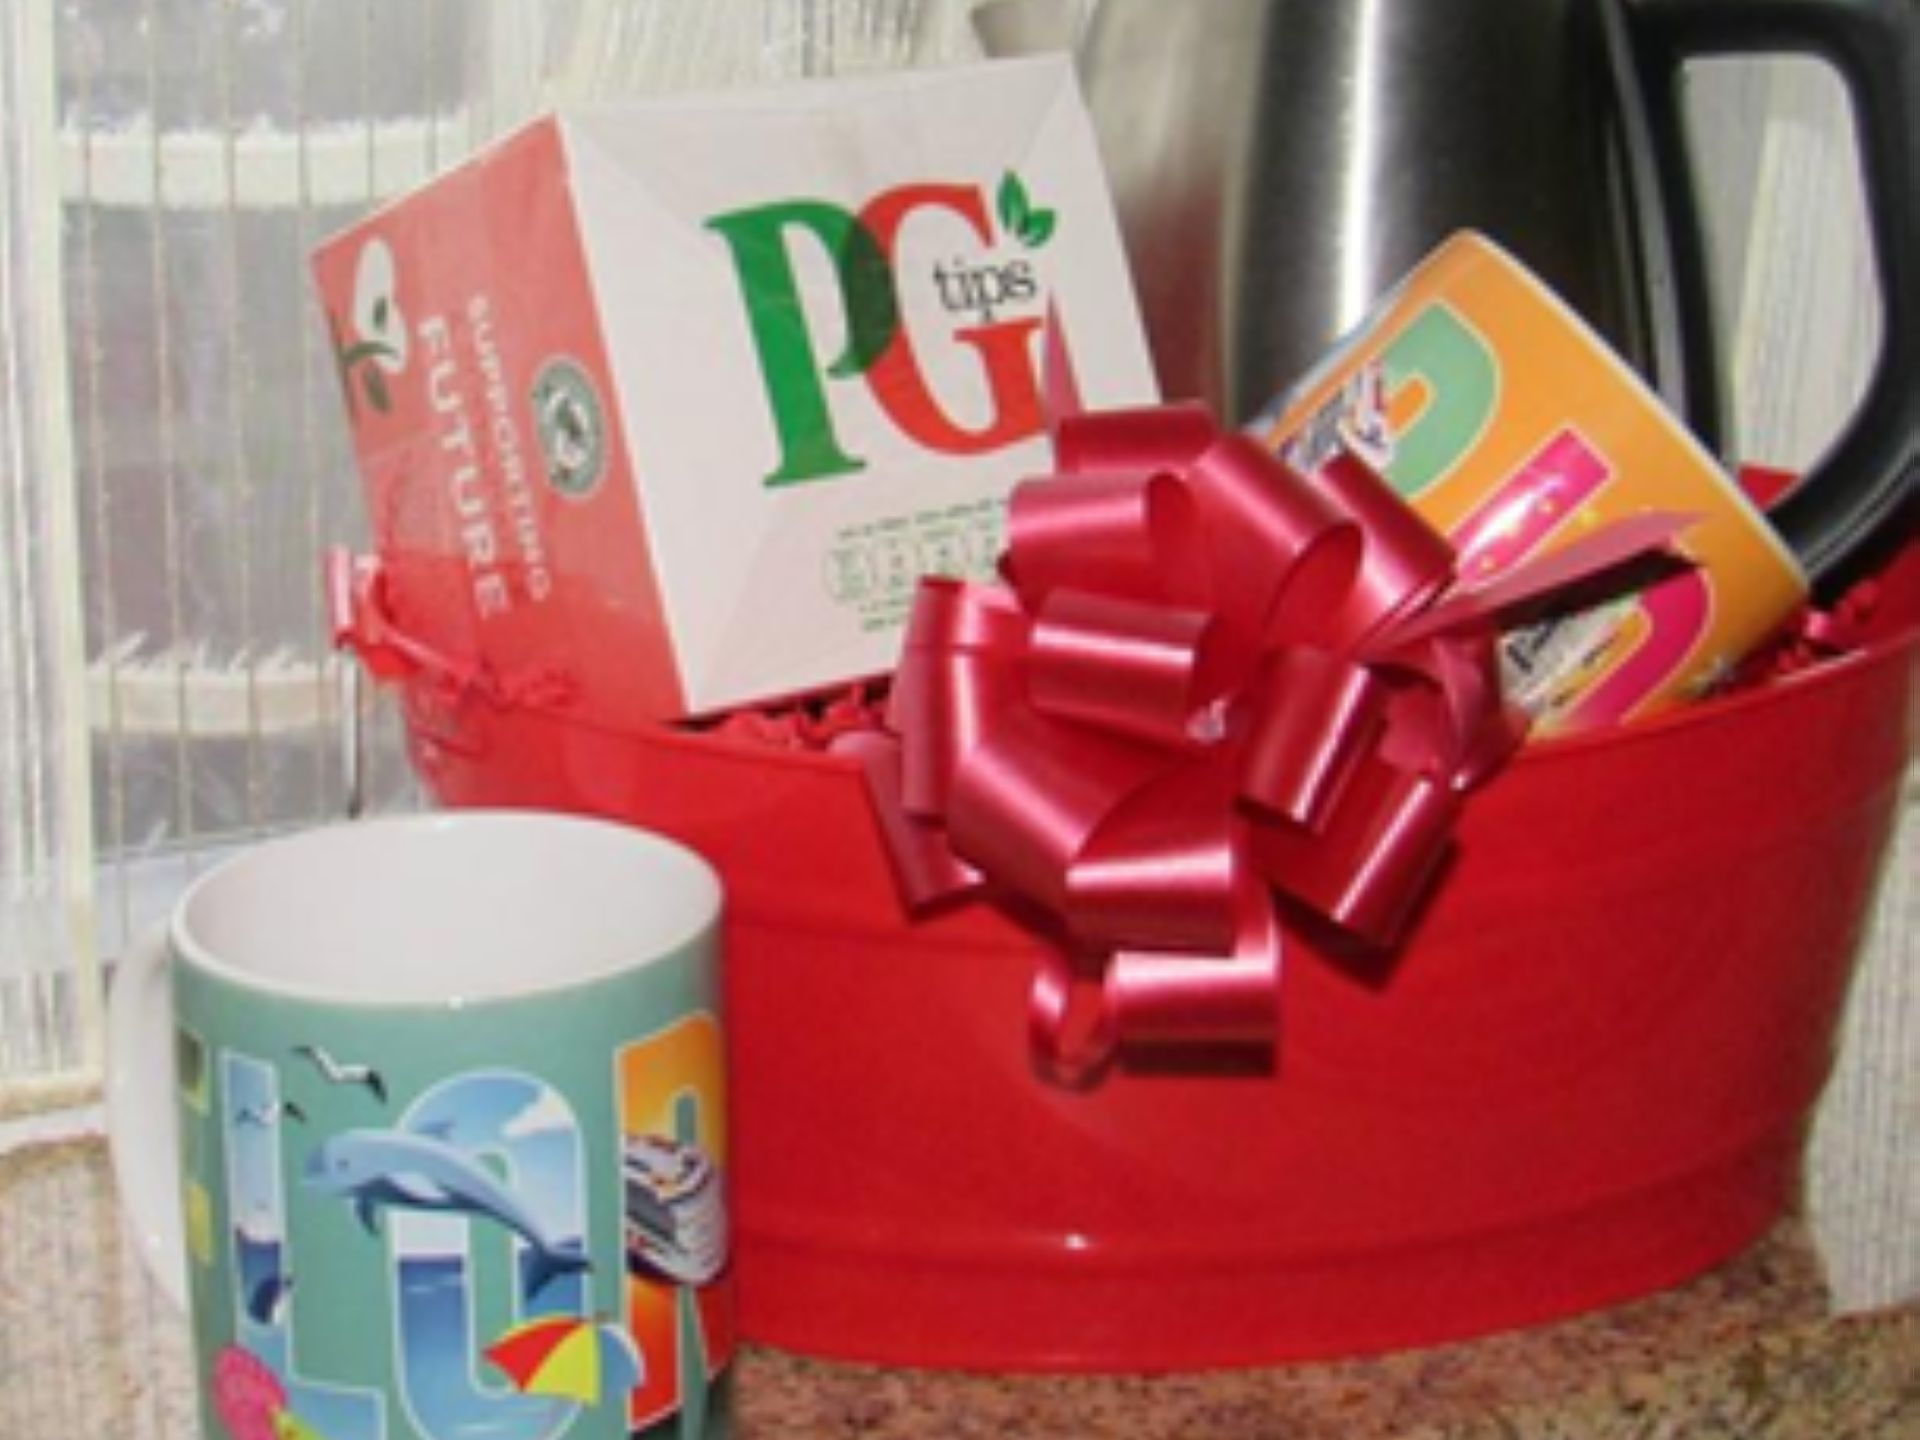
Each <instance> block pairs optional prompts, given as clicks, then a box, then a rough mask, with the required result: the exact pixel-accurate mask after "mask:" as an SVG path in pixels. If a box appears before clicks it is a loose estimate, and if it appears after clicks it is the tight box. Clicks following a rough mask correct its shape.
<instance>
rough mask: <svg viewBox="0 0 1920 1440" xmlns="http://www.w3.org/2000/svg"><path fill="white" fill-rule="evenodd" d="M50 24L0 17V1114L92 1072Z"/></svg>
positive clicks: (29, 7)
mask: <svg viewBox="0 0 1920 1440" xmlns="http://www.w3.org/2000/svg"><path fill="white" fill-rule="evenodd" d="M50 21H51V12H50V10H49V9H48V8H47V7H45V6H43V5H39V4H26V5H10V6H8V7H6V8H5V9H4V10H3V11H0V1081H4V1080H5V1079H6V1078H7V1077H9V1076H31V1077H35V1078H36V1080H37V1081H38V1084H37V1085H34V1086H16V1087H15V1088H14V1089H13V1091H12V1092H11V1094H9V1092H8V1091H7V1089H6V1088H5V1087H4V1086H0V1116H4V1115H5V1114H6V1113H7V1111H8V1110H9V1109H12V1108H15V1107H17V1106H18V1105H20V1104H21V1103H23V1102H24V1101H28V1100H33V1099H36V1098H37V1099H40V1100H43V1101H44V1100H48V1099H51V1098H54V1096H55V1095H56V1094H57V1090H56V1089H55V1088H54V1087H57V1086H60V1085H61V1084H62V1083H63V1082H66V1081H70V1080H72V1079H75V1078H77V1077H82V1076H84V1075H85V1074H86V1073H87V1072H88V1071H90V1070H91V1069H92V1068H93V1066H94V1065H95V1064H96V1063H97V1061H98V1047H97V1035H98V1025H97V1013H98V1000H97V984H96V983H95V975H94V972H93V969H92V967H91V965H90V963H89V962H90V959H91V954H92V950H91V938H90V934H89V920H90V915H91V908H90V904H89V901H90V881H91V860H90V855H91V851H90V844H89V840H90V833H91V823H90V819H89V815H88V811H87V801H86V794H87V786H86V780H87V772H86V755H85V746H86V731H85V722H84V717H83V708H82V697H81V694H80V687H79V685H78V683H77V681H78V671H77V668H76V667H75V665H74V664H73V660H74V657H75V656H76V655H77V654H78V653H79V651H80V647H81V644H82V639H81V631H80V610H79V604H78V601H79V594H80V578H79V570H78V567H77V564H76V557H77V553H78V545H77V539H76V536H75V533H74V529H73V515H74V504H73V499H74V497H73V493H72V488H71V487H72V478H73V467H72V464H71V453H72V447H71V440H72V436H71V431H70V428H69V425H68V420H67V414H68V412H67V403H66V398H67V397H66V391H67V384H66V366H65V357H66V347H65V333H64V325H63V318H62V310H61V307H60V305H59V303H58V302H59V296H60V293H61V281H60V259H61V256H60V235H59V228H58V212H57V211H56V210H55V209H54V208H53V206H52V205H51V204H50V203H49V199H50V197H51V196H52V194H53V193H54V190H55V187H56V184H57V178H56V174H55V165H56V158H55V153H54V145H53V114H54V110H53V105H54V89H53V65H52V54H53V31H52V26H51V23H50Z"/></svg>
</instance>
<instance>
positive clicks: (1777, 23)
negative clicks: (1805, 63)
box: [1602, 0, 1920, 593]
mask: <svg viewBox="0 0 1920 1440" xmlns="http://www.w3.org/2000/svg"><path fill="white" fill-rule="evenodd" d="M1602 8H1603V10H1604V11H1605V12H1607V16H1606V18H1607V24H1608V26H1609V29H1610V31H1611V33H1612V36H1613V38H1614V40H1615V42H1616V45H1619V44H1620V43H1621V41H1622V39H1623V36H1622V32H1621V27H1620V20H1621V17H1622V11H1616V10H1615V8H1614V6H1613V4H1611V3H1610V4H1607V5H1603V7H1602ZM1623 12H1624V17H1625V22H1626V23H1625V26H1624V45H1625V51H1626V53H1627V54H1628V55H1629V56H1630V57H1631V67H1632V70H1633V74H1632V75H1631V76H1628V77H1624V78H1625V79H1626V81H1627V83H1629V84H1631V85H1632V86H1633V87H1634V88H1636V89H1637V90H1638V92H1639V93H1638V96H1637V97H1631V98H1637V101H1638V103H1637V104H1634V103H1627V104H1624V105H1623V111H1624V112H1625V113H1626V121H1627V124H1628V125H1629V127H1630V130H1631V129H1632V128H1633V127H1635V126H1638V125H1644V126H1645V133H1644V135H1642V136H1639V137H1636V136H1635V135H1634V134H1632V133H1629V135H1628V137H1627V138H1628V149H1629V153H1630V154H1633V153H1634V152H1636V151H1637V152H1638V153H1639V154H1640V155H1641V156H1643V157H1645V159H1644V161H1643V168H1644V165H1646V164H1650V165H1651V167H1652V169H1653V172H1654V173H1653V175H1652V177H1651V184H1648V183H1645V181H1644V180H1642V179H1641V177H1638V176H1636V177H1635V180H1636V182H1637V183H1636V185H1635V190H1636V194H1635V197H1634V199H1635V205H1636V209H1637V211H1638V215H1639V221H1640V225H1641V229H1642V236H1643V239H1644V238H1646V237H1648V236H1653V235H1658V236H1661V237H1663V238H1664V242H1665V243H1664V246H1662V245H1657V244H1656V245H1653V246H1651V247H1644V246H1643V253H1646V254H1647V255H1648V256H1649V258H1648V261H1647V264H1648V273H1647V275H1646V276H1645V279H1646V282H1647V290H1648V294H1649V300H1650V304H1651V305H1652V307H1653V317H1652V327H1651V328H1652V331H1653V339H1654V372H1655V374H1656V376H1658V377H1660V378H1661V380H1662V381H1663V382H1664V383H1663V385H1662V389H1663V393H1664V394H1665V398H1666V399H1667V400H1668V401H1669V402H1670V403H1671V404H1673V406H1674V408H1675V409H1676V410H1678V411H1679V413H1681V414H1683V415H1685V416H1687V417H1688V419H1689V421H1690V422H1691V423H1693V424H1694V426H1695V428H1696V429H1697V430H1699V431H1700V432H1701V438H1702V439H1703V440H1705V441H1706V442H1707V443H1708V444H1709V445H1710V446H1713V445H1716V444H1717V443H1718V440H1719V436H1718V433H1717V423H1716V422H1717V417H1718V413H1719V409H1718V388H1717V387H1718V386H1719V384H1720V370H1719V366H1718V364H1717V363H1716V356H1715V353H1714V351H1715V346H1714V340H1713V330H1712V325H1711V323H1710V322H1709V320H1708V318H1707V314H1706V310H1707V307H1706V304H1705V300H1704V297H1705V296H1706V295H1707V293H1708V289H1707V287H1708V276H1707V268H1708V267H1707V257H1706V253H1705V250H1706V247H1705V241H1704V238H1703V237H1704V232H1703V230H1702V227H1701V224H1700V216H1699V212H1698V203H1697V200H1696V198H1695V195H1696V191H1695V187H1694V186H1693V184H1692V181H1691V178H1690V176H1689V174H1688V163H1689V162H1688V156H1687V153H1686V146H1685V143H1684V138H1683V133H1682V132H1683V124H1682V114H1681V106H1680V94H1679V89H1680V87H1679V79H1680V70H1681V68H1682V66H1683V65H1684V64H1685V63H1686V62H1687V61H1688V60H1690V59H1694V58H1698V57H1703V56H1709V55H1728V54H1754V53H1801V54H1808V55H1812V56H1816V57H1819V58H1821V59H1824V60H1826V61H1827V62H1828V63H1829V64H1831V65H1832V66H1833V68H1834V70H1835V72H1836V73H1837V74H1838V76H1839V78H1840V80H1841V82H1842V84H1843V85H1844V86H1845V87H1846V91H1847V95H1848V98H1849V100H1850V102H1851V106H1852V112H1853V120H1854V133H1855V143H1856V145H1857V148H1858V151H1859V156H1860V171H1861V182H1862V187H1863V191H1864V194H1865V197H1866V210H1867V225H1868V230H1869V233H1870V238H1871V240H1872V248H1873V259H1874V267H1875V272H1876V278H1877V279H1878V282H1879V286H1880V295H1881V303H1882V312H1883V316H1882V319H1883V323H1882V330H1881V342H1880V354H1879V357H1878V359H1877V362H1876V364H1875V366H1874V369H1873V373H1872V375H1871V376H1870V377H1869V379H1868V382H1867V387H1866V391H1865V393H1864V395H1863V396H1862V398H1861V400H1860V403H1859V405H1858V406H1857V407H1856V408H1855V410H1854V412H1853V414H1852V415H1851V416H1850V417H1849V418H1848V420H1847V421H1846V423H1845V424H1844V425H1843V426H1842V428H1841V430H1840V432H1839V434H1838V436H1837V437H1836V438H1835V440H1834V442H1833V445H1832V446H1831V448H1830V449H1829V450H1828V451H1827V452H1826V454H1824V455H1823V456H1822V457H1821V458H1820V459H1819V460H1818V461H1817V462H1816V463H1815V464H1814V465H1813V466H1812V467H1811V468H1810V469H1809V471H1808V472H1807V474H1806V475H1805V477H1804V478H1803V479H1802V480H1801V482H1800V483H1799V484H1798V485H1796V486H1795V487H1794V488H1793V489H1792V490H1791V491H1790V492H1789V493H1788V494H1787V496H1786V497H1785V498H1784V499H1783V500H1782V501H1780V502H1779V503H1778V504H1777V505H1776V506H1775V507H1774V508H1773V510H1772V511H1771V512H1770V515H1769V518H1770V519H1771V520H1772V521H1773V523H1774V525H1775V527H1776V528H1777V529H1778V530H1779V532H1780V535H1781V538H1782V539H1783V540H1784V541H1785V542H1786V544H1787V547H1788V548H1789V549H1790V550H1792V551H1793V553H1794V555H1795V556H1796V557H1797V558H1798V559H1799V561H1800V563H1801V565H1802V566H1803V567H1804V568H1805V569H1806V571H1807V573H1808V576H1809V577H1810V578H1811V579H1812V580H1813V581H1814V583H1815V586H1816V589H1817V590H1819V591H1822V592H1827V593H1830V592H1831V591H1832V590H1833V589H1835V588H1836V587H1837V586H1839V585H1842V584H1844V583H1845V582H1846V581H1847V580H1848V579H1849V578H1851V572H1852V570H1853V569H1854V566H1855V563H1856V562H1858V561H1859V560H1861V559H1862V558H1864V556H1865V554H1866V552H1867V551H1868V549H1869V547H1870V545H1871V543H1872V542H1875V541H1876V540H1879V539H1882V538H1884V537H1885V535H1886V532H1887V531H1888V530H1889V529H1890V528H1898V527H1899V526H1901V525H1902V524H1903V523H1905V522H1906V521H1908V520H1909V519H1910V517H1909V516H1907V515H1905V514H1904V513H1903V512H1904V511H1906V510H1907V508H1908V507H1909V505H1910V504H1911V503H1912V502H1913V501H1914V498H1915V496H1916V495H1917V494H1920V275H1916V273H1915V267H1916V265H1920V170H1917V169H1916V166H1917V165H1920V159H1917V157H1920V0H1624V4H1623ZM1636 112H1637V113H1636ZM1636 138H1638V139H1639V140H1640V141H1641V143H1640V144H1639V145H1636V144H1635V143H1634V142H1635V140H1636ZM1681 297H1699V300H1698V303H1695V304H1686V303H1683V302H1682V298H1681Z"/></svg>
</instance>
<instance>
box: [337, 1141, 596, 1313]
mask: <svg viewBox="0 0 1920 1440" xmlns="http://www.w3.org/2000/svg"><path fill="white" fill-rule="evenodd" d="M305 1178H306V1183H307V1184H308V1185H309V1186H311V1187H312V1188H314V1189H316V1190H319V1191H321V1192H323V1193H328V1194H334V1195H338V1196H340V1197H342V1198H343V1199H348V1200H351V1201H352V1202H353V1209H354V1214H355V1215H356V1216H358V1217H359V1220H360V1223H361V1224H362V1225H363V1226H365V1227H366V1229H367V1231H368V1233H369V1234H376V1235H377V1234H378V1233H379V1231H380V1226H379V1212H380V1211H381V1210H382V1209H386V1208H390V1207H397V1208H399V1209H402V1210H432V1211H442V1212H450V1213H454V1214H463V1215H479V1216H484V1217H486V1218H488V1219H490V1220H494V1221H497V1222H498V1223H499V1224H501V1225H504V1226H505V1227H506V1228H507V1229H509V1230H511V1231H513V1232H514V1233H515V1234H517V1235H519V1236H520V1238H521V1239H523V1240H525V1241H526V1242H527V1244H528V1245H529V1246H531V1247H532V1250H533V1262H532V1265H531V1267H530V1269H529V1272H528V1276H527V1296H528V1298H532V1297H533V1296H535V1295H538V1294H539V1293H540V1291H541V1290H542V1289H544V1288H545V1287H546V1285H547V1284H548V1282H549V1281H551V1280H553V1279H554V1278H555V1277H557V1276H560V1275H566V1274H571V1273H573V1272H576V1271H580V1270H586V1269H588V1268H590V1262H589V1261H588V1260H587V1257H586V1255H585V1254H584V1253H582V1250H581V1247H580V1242H579V1241H578V1240H561V1239H559V1238H557V1237H555V1236H554V1235H552V1234H551V1233H549V1231H548V1229H547V1227H546V1226H544V1225H542V1224H541V1223H540V1221H539V1220H538V1218H537V1217H536V1216H535V1215H534V1214H533V1212H532V1211H531V1210H529V1209H528V1208H527V1206H526V1204H525V1203H524V1202H523V1201H522V1200H521V1199H520V1197H519V1196H518V1195H516V1194H515V1193H514V1192H513V1190H512V1189H511V1188H510V1187H508V1186H507V1185H505V1184H504V1183H502V1182H501V1181H500V1180H498V1179H496V1178H495V1177H494V1176H493V1175H492V1174H490V1173H489V1172H488V1171H487V1170H486V1169H485V1168H484V1167H483V1166H482V1164H481V1163H480V1161H479V1160H478V1158H477V1157H475V1156H474V1155H472V1154H471V1153H469V1152H468V1151H465V1150H462V1149H460V1148H459V1147H457V1146H454V1145H451V1144H448V1143H447V1141H446V1140H445V1139H444V1138H442V1137H441V1136H437V1135H421V1134H411V1133H408V1132H406V1131H401V1130H346V1131H342V1132H341V1133H340V1134H338V1135H335V1136H333V1137H332V1138H330V1139H328V1140H325V1141H323V1142H322V1143H321V1144H320V1145H318V1146H316V1147H315V1148H314V1150H313V1151H312V1153H311V1154H309V1155H308V1157H307V1167H306V1177H305Z"/></svg>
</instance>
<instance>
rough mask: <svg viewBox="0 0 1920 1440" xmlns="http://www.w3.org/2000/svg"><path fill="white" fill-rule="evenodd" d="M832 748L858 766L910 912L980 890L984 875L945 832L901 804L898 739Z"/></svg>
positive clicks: (883, 737) (855, 738)
mask: <svg viewBox="0 0 1920 1440" xmlns="http://www.w3.org/2000/svg"><path fill="white" fill-rule="evenodd" d="M828 748H829V749H830V750H831V751H832V752H833V753H834V754H836V755H849V756H852V757H853V758H854V759H856V760H858V761H859V762H860V769H861V772H862V774H863V775H864V776H865V777H866V782H867V793H868V796H869V798H870V799H871V801H872V804H871V805H870V806H869V808H870V809H871V810H872V811H873V815H874V818H875V820H877V821H878V822H879V825H880V837H881V842H882V848H883V849H884V850H885V851H886V855H887V861H888V863H889V865H891V867H892V869H893V878H894V884H895V885H896V886H897V887H898V889H899V893H900V895H901V897H902V898H903V899H904V900H905V901H906V904H907V908H908V909H909V910H915V911H919V910H925V909H928V908H929V907H931V906H934V905H937V904H939V903H940V902H942V901H945V900H950V899H955V898H957V897H959V896H962V895H966V894H969V893H971V892H972V891H974V890H976V889H978V888H979V887H980V885H981V883H982V882H981V877H980V872H979V871H978V870H975V869H974V868H973V867H972V866H970V865H968V864H967V863H966V862H965V861H964V860H962V859H961V858H960V857H959V856H958V855H955V854H954V853H953V849H952V847H951V846H949V845H948V844H947V837H946V832H945V831H944V830H943V829H941V828H940V827H939V826H938V825H935V824H932V823H930V822H928V821H925V820H921V819H918V818H917V817H915V816H913V815H911V814H909V813H908V811H907V809H906V807H905V805H904V804H903V803H902V800H901V783H902V782H901V754H900V742H899V740H898V739H896V738H895V737H893V736H892V735H887V734H884V733H882V732H880V731H876V730H849V731H847V732H846V733H845V734H843V735H840V736H837V737H836V738H835V739H834V741H833V743H832V744H831V745H830V746H829V747H828Z"/></svg>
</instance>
